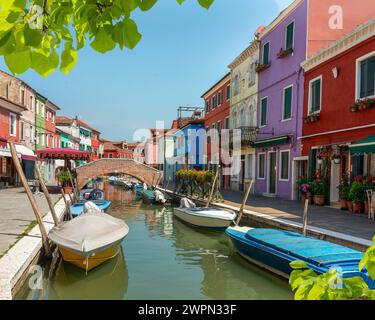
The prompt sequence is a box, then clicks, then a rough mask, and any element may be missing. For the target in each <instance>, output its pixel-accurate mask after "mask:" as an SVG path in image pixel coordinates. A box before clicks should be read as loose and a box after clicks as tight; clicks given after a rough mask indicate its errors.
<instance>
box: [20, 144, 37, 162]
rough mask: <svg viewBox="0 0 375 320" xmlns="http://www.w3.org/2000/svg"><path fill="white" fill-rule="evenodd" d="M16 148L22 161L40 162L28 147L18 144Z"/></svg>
mask: <svg viewBox="0 0 375 320" xmlns="http://www.w3.org/2000/svg"><path fill="white" fill-rule="evenodd" d="M15 147H16V151H17V154H19V155H21V159H22V160H29V161H37V160H38V158H37V157H36V155H35V153H34V152H33V151H32V150H31V149H29V148H27V147H25V146H23V145H21V144H16V145H15Z"/></svg>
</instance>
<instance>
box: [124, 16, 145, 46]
mask: <svg viewBox="0 0 375 320" xmlns="http://www.w3.org/2000/svg"><path fill="white" fill-rule="evenodd" d="M141 38H142V35H141V34H140V33H139V32H138V27H137V24H136V23H135V22H134V21H133V20H132V19H125V20H124V44H125V46H126V47H127V48H129V49H133V48H134V47H135V46H136V45H137V44H138V42H139V41H140V40H141Z"/></svg>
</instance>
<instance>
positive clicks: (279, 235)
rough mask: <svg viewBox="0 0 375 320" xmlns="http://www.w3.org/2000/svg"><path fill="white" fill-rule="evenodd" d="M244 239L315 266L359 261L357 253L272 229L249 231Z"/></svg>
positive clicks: (326, 242) (325, 242) (321, 241)
mask: <svg viewBox="0 0 375 320" xmlns="http://www.w3.org/2000/svg"><path fill="white" fill-rule="evenodd" d="M246 238H247V239H249V240H252V241H255V242H257V243H260V244H263V245H266V246H268V247H271V248H273V249H276V250H278V251H281V252H284V253H286V254H288V255H293V256H295V257H297V258H301V259H303V260H305V261H308V262H310V263H313V264H317V265H326V266H327V265H328V266H329V265H331V264H336V263H337V262H341V263H342V262H348V263H353V262H355V261H358V262H359V261H360V260H361V259H362V257H363V254H362V253H361V252H359V251H356V250H353V249H350V248H347V247H344V246H340V245H338V244H334V243H331V242H328V241H323V240H318V239H314V238H310V237H305V236H303V235H301V234H298V233H295V232H290V231H283V230H273V229H251V230H250V231H248V232H247V234H246Z"/></svg>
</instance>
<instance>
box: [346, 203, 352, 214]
mask: <svg viewBox="0 0 375 320" xmlns="http://www.w3.org/2000/svg"><path fill="white" fill-rule="evenodd" d="M347 204H348V209H349V212H353V202H351V201H347Z"/></svg>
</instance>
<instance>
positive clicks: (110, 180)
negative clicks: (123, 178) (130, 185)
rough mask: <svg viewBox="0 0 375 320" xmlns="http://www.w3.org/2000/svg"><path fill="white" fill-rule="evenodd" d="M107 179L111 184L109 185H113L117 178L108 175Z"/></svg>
mask: <svg viewBox="0 0 375 320" xmlns="http://www.w3.org/2000/svg"><path fill="white" fill-rule="evenodd" d="M108 181H109V183H110V184H111V185H113V186H114V185H115V184H116V182H117V178H116V177H114V176H112V177H109V178H108Z"/></svg>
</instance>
